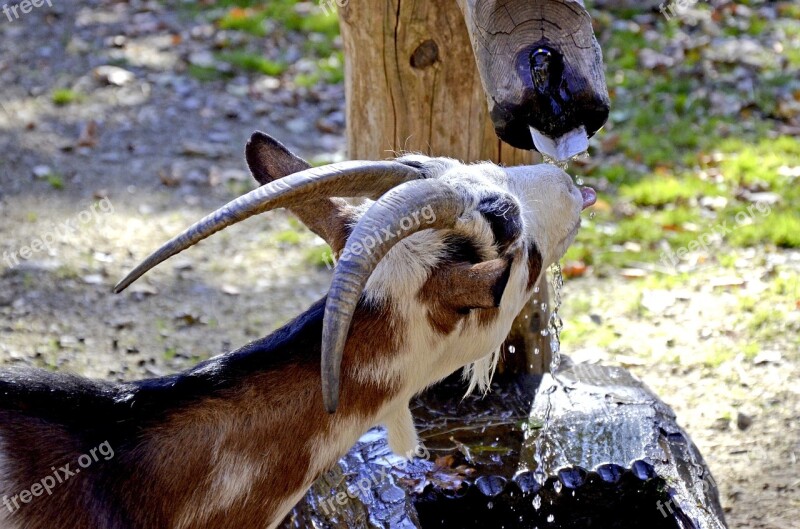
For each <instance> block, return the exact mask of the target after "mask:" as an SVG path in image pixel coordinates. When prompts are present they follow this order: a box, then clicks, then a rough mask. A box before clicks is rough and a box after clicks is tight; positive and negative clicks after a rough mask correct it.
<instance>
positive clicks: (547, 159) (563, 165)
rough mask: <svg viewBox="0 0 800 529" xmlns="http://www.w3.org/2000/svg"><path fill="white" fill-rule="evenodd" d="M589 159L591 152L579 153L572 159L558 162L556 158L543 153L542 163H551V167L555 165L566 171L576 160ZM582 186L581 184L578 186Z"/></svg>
mask: <svg viewBox="0 0 800 529" xmlns="http://www.w3.org/2000/svg"><path fill="white" fill-rule="evenodd" d="M588 158H589V151H583V152H579V153H578V154H576V155H575V156H572V157H571V158H567V159H566V160H556V159H555V158H551V157H550V156H548V155H547V154H544V153H542V161H543V162H544V163H549V164H550V165H555V166H556V167H558V168H559V169H562V170H564V171H566V170H567V169H569V163H570V162H572V161H576V160H586V159H588ZM578 185H581V184H578Z"/></svg>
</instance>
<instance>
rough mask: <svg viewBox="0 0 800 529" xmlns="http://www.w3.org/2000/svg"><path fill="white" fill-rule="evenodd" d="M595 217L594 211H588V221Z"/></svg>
mask: <svg viewBox="0 0 800 529" xmlns="http://www.w3.org/2000/svg"><path fill="white" fill-rule="evenodd" d="M595 215H596V213H595V212H594V211H590V212H589V218H590V219H594V217H595Z"/></svg>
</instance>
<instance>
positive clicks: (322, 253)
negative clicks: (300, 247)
mask: <svg viewBox="0 0 800 529" xmlns="http://www.w3.org/2000/svg"><path fill="white" fill-rule="evenodd" d="M305 261H306V262H307V263H308V264H310V265H314V266H319V267H321V268H329V267H331V266H332V265H333V252H331V249H330V248H329V247H328V246H314V247H312V248H309V249H308V250H306V254H305Z"/></svg>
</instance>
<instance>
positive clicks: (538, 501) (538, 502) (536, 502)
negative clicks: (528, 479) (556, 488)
mask: <svg viewBox="0 0 800 529" xmlns="http://www.w3.org/2000/svg"><path fill="white" fill-rule="evenodd" d="M541 506H542V498H541V497H540V496H539V495H538V494H537V495H536V496H534V497H533V508H534V509H536V510H537V511H538V510H539V508H540V507H541Z"/></svg>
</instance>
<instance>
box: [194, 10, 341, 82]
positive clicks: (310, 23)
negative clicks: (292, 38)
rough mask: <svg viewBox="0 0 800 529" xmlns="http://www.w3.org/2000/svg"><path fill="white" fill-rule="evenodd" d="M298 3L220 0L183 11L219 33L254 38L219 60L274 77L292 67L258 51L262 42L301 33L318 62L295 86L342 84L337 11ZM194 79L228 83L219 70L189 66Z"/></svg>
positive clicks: (307, 50) (307, 53)
mask: <svg viewBox="0 0 800 529" xmlns="http://www.w3.org/2000/svg"><path fill="white" fill-rule="evenodd" d="M298 4H299V2H298V1H297V0H269V1H253V0H216V1H206V0H204V1H203V2H199V1H195V2H185V3H184V4H182V5H183V6H184V9H185V10H187V11H188V12H189V13H191V16H194V17H197V16H207V17H210V20H211V21H213V22H214V23H216V25H217V27H219V28H220V29H224V30H228V31H237V32H241V33H245V34H247V35H251V36H252V37H253V39H254V40H253V41H252V42H250V43H248V44H243V45H241V46H239V47H238V49H234V50H230V51H228V52H226V53H223V54H220V55H219V56H218V58H219V59H220V60H222V61H224V62H227V63H229V64H231V65H233V66H234V67H235V68H236V69H237V70H239V71H244V72H253V73H261V74H265V75H270V76H279V75H282V74H284V73H285V72H286V71H287V69H289V68H290V67H291V66H292V65H291V64H289V63H288V62H287V61H284V60H281V57H280V56H278V57H273V58H271V59H267V58H265V57H263V56H262V53H261V52H260V51H258V50H260V49H263V45H264V44H263V39H264V38H267V39H269V38H270V37H271V35H272V34H273V33H276V34H278V35H280V34H281V33H285V32H293V33H301V34H303V35H304V36H305V37H306V40H305V43H304V46H303V49H304V51H305V58H310V59H313V60H315V61H316V65H315V69H314V70H313V71H312V72H307V73H298V74H296V75H295V76H294V84H295V85H296V86H299V87H312V86H315V85H317V84H319V83H327V84H338V83H341V82H343V80H344V58H343V56H342V52H341V50H340V48H339V45H338V44H337V42H336V38H337V37H338V36H339V18H338V13H337V12H336V11H335V10H327V11H326V10H323V9H322V8H320V7H319V5H318V3H317V2H313V4H314V5H316V7H314V6H309V5H307V4H306V5H304V6H303V8H302V9H300V8H299V7H298ZM188 73H189V75H191V76H192V77H195V78H196V79H199V80H201V81H215V80H219V79H224V78H226V77H227V75H228V74H226V73H222V72H217V71H215V70H214V69H209V68H199V67H190V68H189V71H188Z"/></svg>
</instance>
